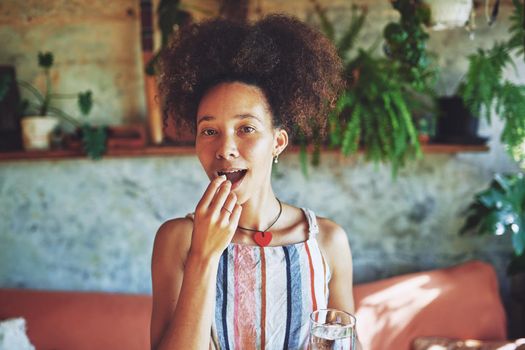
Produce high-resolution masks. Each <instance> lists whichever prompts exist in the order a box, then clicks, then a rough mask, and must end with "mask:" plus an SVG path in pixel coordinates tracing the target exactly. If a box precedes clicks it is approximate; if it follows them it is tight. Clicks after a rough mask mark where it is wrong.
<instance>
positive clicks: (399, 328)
mask: <svg viewBox="0 0 525 350" xmlns="http://www.w3.org/2000/svg"><path fill="white" fill-rule="evenodd" d="M354 297H355V301H356V317H357V332H358V333H357V334H358V335H359V338H360V340H361V343H362V344H363V347H364V349H365V350H384V349H396V350H408V349H410V344H411V342H412V340H413V339H415V338H416V337H421V336H439V337H448V338H456V339H468V338H470V339H482V340H504V339H505V337H506V319H505V312H504V309H503V306H502V304H501V301H500V296H499V290H498V282H497V278H496V274H495V272H494V269H493V268H492V266H490V265H489V264H486V263H483V262H479V261H473V262H468V263H465V264H462V265H459V266H455V267H450V268H446V269H439V270H433V271H428V272H419V273H412V274H408V275H402V276H397V277H393V278H389V279H385V280H381V281H377V282H372V283H367V284H362V285H357V286H356V287H355V288H354Z"/></svg>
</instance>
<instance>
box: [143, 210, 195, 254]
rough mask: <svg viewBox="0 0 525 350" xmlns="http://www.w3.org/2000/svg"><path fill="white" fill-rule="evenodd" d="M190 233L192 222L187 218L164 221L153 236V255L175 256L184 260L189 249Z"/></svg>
mask: <svg viewBox="0 0 525 350" xmlns="http://www.w3.org/2000/svg"><path fill="white" fill-rule="evenodd" d="M192 232H193V220H192V219H191V218H189V217H182V218H173V219H169V220H167V221H165V222H164V223H162V225H160V227H159V229H158V230H157V233H156V235H155V243H154V248H153V252H154V254H162V255H165V254H170V255H171V254H175V255H177V256H178V257H182V258H183V260H185V257H186V255H187V253H188V251H189V249H190V245H191V235H192Z"/></svg>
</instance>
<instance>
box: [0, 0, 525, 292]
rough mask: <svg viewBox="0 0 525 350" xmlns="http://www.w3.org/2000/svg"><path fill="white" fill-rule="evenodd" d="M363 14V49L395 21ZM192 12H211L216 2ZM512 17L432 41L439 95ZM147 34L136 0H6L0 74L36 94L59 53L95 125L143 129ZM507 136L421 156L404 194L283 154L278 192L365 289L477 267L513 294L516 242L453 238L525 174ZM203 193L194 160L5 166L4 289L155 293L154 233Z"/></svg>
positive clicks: (0, 197) (334, 163)
mask: <svg viewBox="0 0 525 350" xmlns="http://www.w3.org/2000/svg"><path fill="white" fill-rule="evenodd" d="M255 3H259V4H260V5H261V11H262V12H263V13H265V12H270V11H285V12H289V13H294V14H297V15H299V16H300V17H301V18H303V19H305V20H308V21H312V22H313V21H314V19H315V17H314V16H313V12H312V9H311V4H310V2H309V1H306V0H303V1H293V2H280V1H274V0H264V1H259V2H255ZM367 3H368V4H369V7H370V16H369V21H368V25H367V27H366V29H365V31H364V32H363V35H362V37H361V39H360V42H361V43H362V46H364V47H368V45H369V44H370V43H371V42H373V41H374V40H375V39H376V38H378V37H379V36H380V33H381V29H382V28H383V26H384V24H385V23H386V21H387V20H389V19H392V18H395V17H396V13H395V12H393V11H392V10H391V9H390V5H389V4H388V2H387V1H379V0H377V1H369V2H367ZM186 4H187V5H188V6H189V7H192V6H193V7H194V6H195V5H202V6H203V7H207V8H211V9H214V7H213V2H210V1H205V2H202V3H201V2H198V1H188V2H186ZM323 4H324V5H325V6H332V7H330V12H329V15H330V16H331V17H332V18H336V19H338V20H340V23H341V25H343V22H341V21H343V20H344V16H345V15H346V14H347V13H348V12H347V10H348V3H347V2H346V1H342V0H341V1H339V0H337V1H336V0H334V1H326V2H324V3H323ZM193 7H192V8H193ZM508 12H509V11H508V6H505V7H504V8H503V11H502V13H501V17H500V21H498V22H497V23H496V25H495V26H494V27H493V28H491V29H488V28H487V27H486V26H485V25H483V24H482V23H481V22H482V21H481V19H480V20H479V28H478V31H477V34H476V38H475V39H474V40H470V39H469V35H468V33H466V32H465V31H464V30H462V29H458V30H453V31H447V32H440V33H435V32H433V33H432V34H431V36H432V38H431V48H432V50H433V51H435V52H436V53H438V54H439V64H440V65H441V66H442V67H443V75H442V79H441V82H440V87H439V89H440V91H442V92H443V93H447V92H450V91H453V90H454V88H455V85H456V84H457V82H458V80H459V79H458V78H459V76H460V75H461V74H463V72H464V71H465V68H466V65H467V60H466V56H467V55H468V54H469V53H471V52H474V51H475V49H476V47H478V46H484V47H486V46H490V45H491V44H492V42H494V41H495V40H498V39H503V38H505V33H506V26H507V24H508V23H507V22H506V21H504V20H502V19H503V18H505V17H506V16H507V15H508ZM198 16H202V15H201V14H198ZM252 16H256V14H254V13H252ZM139 30H140V29H139V17H138V2H137V1H129V0H115V1H111V2H107V1H100V0H95V1H90V2H87V1H86V2H83V1H63V0H62V1H61V0H48V1H24V2H19V1H15V0H3V1H1V2H0V39H1V42H2V49H1V50H0V64H14V65H16V67H17V72H18V75H19V77H20V78H22V79H25V80H28V81H32V82H37V83H38V82H39V80H38V79H37V77H36V63H35V62H36V54H37V52H38V51H39V50H51V51H53V52H54V53H55V56H56V61H57V68H58V70H57V72H56V73H55V75H54V76H53V77H54V82H55V83H56V84H57V87H59V90H63V91H70V90H75V91H78V90H84V89H86V88H90V89H92V90H93V92H94V95H95V99H96V103H95V109H94V111H93V113H92V115H91V117H90V118H92V120H95V121H98V122H101V123H112V124H113V123H114V124H118V123H125V122H129V121H134V120H143V119H144V115H145V107H144V98H143V86H142V75H141V57H140V43H139ZM517 65H518V70H519V75H516V73H515V72H513V71H509V72H507V74H508V75H509V77H512V79H515V80H518V81H524V80H523V77H524V75H523V73H524V70H525V65H524V64H523V62H521V61H520V62H517ZM66 107H68V106H66ZM69 108H73V111H74V106H73V105H71V106H69ZM501 128H502V125H501V123H500V122H498V121H496V122H494V123H493V124H492V125H491V126H488V125H485V124H483V125H482V130H481V133H482V134H485V135H489V136H490V137H491V141H490V151H489V152H486V153H480V154H446V155H425V159H424V160H422V161H419V162H416V163H414V164H411V165H410V166H408V167H407V168H405V169H403V170H402V171H401V172H400V174H399V177H398V179H397V181H395V182H394V181H393V180H392V179H391V177H390V169H389V168H388V167H385V166H377V167H376V166H374V165H373V164H368V163H365V162H364V161H363V160H362V159H360V158H354V159H351V160H347V161H343V162H341V161H340V160H339V157H338V156H335V155H330V154H324V155H323V156H322V166H321V167H320V168H318V169H312V170H313V171H312V173H311V176H310V177H309V178H308V179H306V178H304V177H303V176H302V175H301V173H300V170H299V166H298V164H299V160H298V156H297V154H288V155H285V156H284V157H282V161H280V162H279V167H278V170H277V172H276V176H275V181H274V185H275V189H276V193H277V194H278V195H279V197H280V198H282V199H283V200H284V201H287V202H290V203H292V204H295V205H298V206H306V207H309V208H311V209H313V210H314V211H316V212H317V213H318V214H320V215H322V216H327V217H330V218H332V219H333V220H335V221H336V222H338V223H340V224H341V225H342V226H343V227H344V228H345V229H346V231H347V233H348V237H349V240H350V242H351V245H352V248H353V254H354V265H355V277H356V282H364V281H370V280H375V279H378V278H381V277H386V276H391V275H396V274H400V273H405V272H410V271H417V270H423V269H430V268H436V267H443V266H449V265H453V264H456V263H459V262H462V261H465V260H468V259H473V258H478V259H482V260H485V261H489V262H491V263H493V264H494V265H495V267H496V268H497V270H498V274H499V276H500V282H501V285H502V291H503V293H504V296H506V293H507V279H506V277H505V272H504V270H505V266H506V264H507V262H508V257H509V255H510V253H511V249H510V247H511V246H510V242H509V241H508V240H507V238H506V237H502V238H501V239H500V238H495V237H473V238H471V237H460V236H458V234H457V232H458V230H459V228H460V226H461V225H462V223H463V221H462V219H463V217H462V211H463V210H464V209H465V208H466V207H467V206H468V204H469V202H470V200H471V198H472V196H473V194H474V193H475V192H476V191H478V190H480V189H482V188H483V187H484V186H486V185H487V183H488V182H489V181H490V179H491V177H492V175H493V174H494V173H495V172H500V171H513V170H516V169H517V167H516V165H515V164H514V163H513V162H512V161H510V160H509V158H508V157H507V156H506V154H505V152H504V149H503V147H502V145H501V144H500V143H499V141H498V138H499V133H500V132H501ZM206 183H207V181H206V177H205V175H204V173H203V171H202V170H201V168H200V165H199V163H198V161H197V159H196V158H195V157H194V156H172V157H149V158H146V157H144V158H123V159H104V160H102V161H100V162H93V161H90V160H57V161H13V162H2V163H0V286H1V287H27V288H46V289H66V290H104V291H124V292H132V293H135V292H146V293H147V292H149V291H150V274H149V268H150V267H149V259H150V256H151V248H152V242H153V238H154V233H155V230H156V229H157V228H158V226H159V225H160V224H161V223H162V222H163V221H165V220H166V219H168V218H171V217H174V216H181V215H184V214H185V213H187V212H190V211H192V210H193V208H194V206H195V204H196V202H197V200H198V199H199V197H200V193H202V191H203V189H204V188H205V186H206Z"/></svg>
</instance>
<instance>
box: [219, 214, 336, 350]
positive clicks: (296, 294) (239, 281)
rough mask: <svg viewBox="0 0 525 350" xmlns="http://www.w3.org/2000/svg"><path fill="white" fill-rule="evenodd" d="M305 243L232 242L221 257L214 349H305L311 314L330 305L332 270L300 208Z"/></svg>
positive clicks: (313, 225)
mask: <svg viewBox="0 0 525 350" xmlns="http://www.w3.org/2000/svg"><path fill="white" fill-rule="evenodd" d="M302 210H303V212H304V214H305V216H306V218H307V220H308V227H309V234H308V239H307V240H306V241H305V242H301V243H296V244H291V245H286V246H278V247H259V246H250V245H243V244H236V243H231V244H229V246H228V248H227V249H226V250H225V251H224V253H223V254H222V256H221V258H220V262H219V269H218V271H217V294H216V303H215V317H214V322H213V326H212V341H213V344H214V346H215V348H217V349H221V350H222V349H229V350H233V349H243V350H250V349H262V350H264V349H266V350H274V349H291V350H292V349H305V348H306V347H307V343H308V336H309V316H310V313H311V312H312V311H313V310H317V309H323V308H326V307H327V303H328V282H329V280H330V268H329V266H328V264H327V263H326V261H325V259H324V257H323V256H322V254H321V250H320V249H319V245H318V243H317V239H316V236H317V233H318V232H319V230H318V226H317V220H316V218H315V215H314V213H313V212H312V211H311V210H308V209H304V208H303V209H302Z"/></svg>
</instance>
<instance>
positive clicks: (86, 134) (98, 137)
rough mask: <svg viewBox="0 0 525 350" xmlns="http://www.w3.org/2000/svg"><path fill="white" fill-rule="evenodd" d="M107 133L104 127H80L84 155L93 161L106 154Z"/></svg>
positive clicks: (86, 125)
mask: <svg viewBox="0 0 525 350" xmlns="http://www.w3.org/2000/svg"><path fill="white" fill-rule="evenodd" d="M106 139H107V131H106V128H105V127H92V126H90V125H88V124H85V125H84V126H83V127H82V143H83V145H84V151H85V152H86V154H87V155H88V156H89V157H90V158H91V159H94V160H97V159H100V158H102V155H103V154H104V153H105V152H106Z"/></svg>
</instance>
